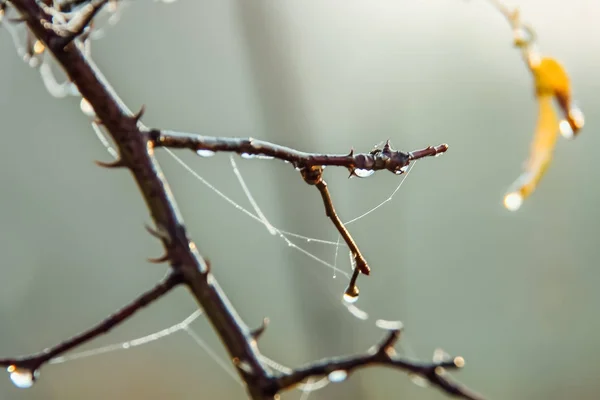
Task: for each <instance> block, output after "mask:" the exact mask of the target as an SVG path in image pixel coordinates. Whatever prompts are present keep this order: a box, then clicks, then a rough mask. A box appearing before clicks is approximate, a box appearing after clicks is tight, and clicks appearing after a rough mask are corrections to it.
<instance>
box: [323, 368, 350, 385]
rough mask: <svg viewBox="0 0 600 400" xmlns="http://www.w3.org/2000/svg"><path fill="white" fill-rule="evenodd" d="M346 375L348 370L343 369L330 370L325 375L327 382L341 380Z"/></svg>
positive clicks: (343, 379)
mask: <svg viewBox="0 0 600 400" xmlns="http://www.w3.org/2000/svg"><path fill="white" fill-rule="evenodd" d="M347 377H348V372H346V371H344V370H343V369H338V370H337V371H333V372H330V373H329V375H327V379H329V382H333V383H339V382H343V381H345V380H346V378H347Z"/></svg>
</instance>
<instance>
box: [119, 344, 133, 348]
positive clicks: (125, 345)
mask: <svg viewBox="0 0 600 400" xmlns="http://www.w3.org/2000/svg"><path fill="white" fill-rule="evenodd" d="M121 347H122V348H124V349H128V348H130V347H131V345H130V344H129V343H123V344H122V345H121Z"/></svg>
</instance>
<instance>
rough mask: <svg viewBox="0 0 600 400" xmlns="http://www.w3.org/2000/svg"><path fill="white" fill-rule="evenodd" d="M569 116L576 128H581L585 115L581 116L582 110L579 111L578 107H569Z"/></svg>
mask: <svg viewBox="0 0 600 400" xmlns="http://www.w3.org/2000/svg"><path fill="white" fill-rule="evenodd" d="M569 118H571V119H572V120H573V123H574V124H575V127H576V128H577V129H581V128H583V125H584V124H585V117H584V116H583V111H581V109H579V108H578V107H573V108H571V109H570V110H569Z"/></svg>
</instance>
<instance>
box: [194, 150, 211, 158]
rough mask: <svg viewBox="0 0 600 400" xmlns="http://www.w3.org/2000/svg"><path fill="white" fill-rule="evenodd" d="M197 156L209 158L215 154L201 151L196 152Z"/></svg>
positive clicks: (209, 151)
mask: <svg viewBox="0 0 600 400" xmlns="http://www.w3.org/2000/svg"><path fill="white" fill-rule="evenodd" d="M196 154H198V155H199V156H200V157H204V158H208V157H212V156H214V155H215V152H214V151H212V150H208V149H200V150H198V151H196Z"/></svg>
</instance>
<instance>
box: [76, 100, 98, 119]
mask: <svg viewBox="0 0 600 400" xmlns="http://www.w3.org/2000/svg"><path fill="white" fill-rule="evenodd" d="M79 108H81V111H82V112H83V113H84V114H85V115H87V116H88V117H95V116H96V113H95V112H94V108H93V107H92V105H91V104H90V102H89V101H87V99H86V98H85V97H82V98H81V102H80V103H79Z"/></svg>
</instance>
